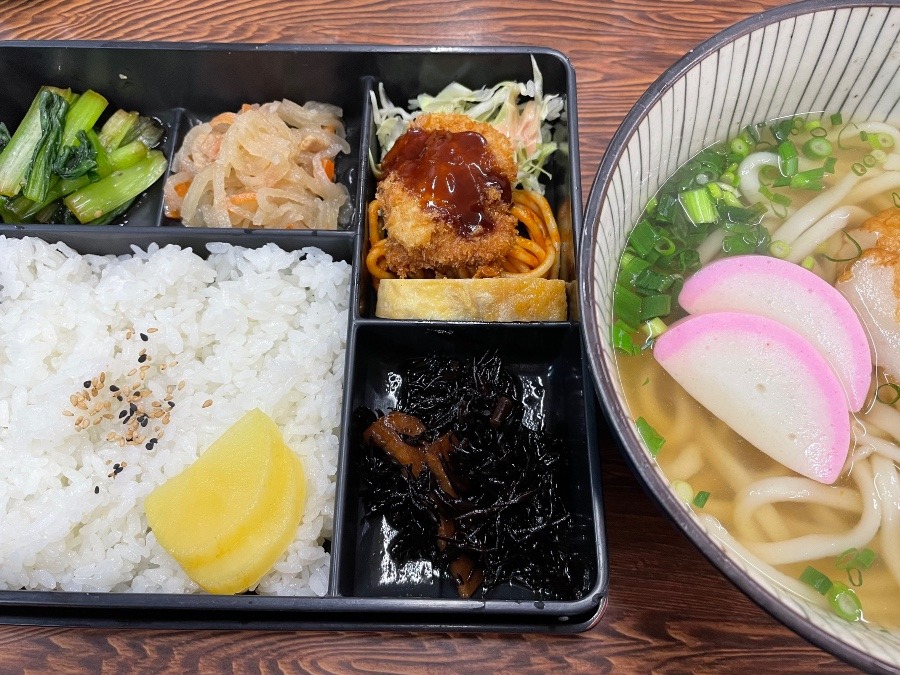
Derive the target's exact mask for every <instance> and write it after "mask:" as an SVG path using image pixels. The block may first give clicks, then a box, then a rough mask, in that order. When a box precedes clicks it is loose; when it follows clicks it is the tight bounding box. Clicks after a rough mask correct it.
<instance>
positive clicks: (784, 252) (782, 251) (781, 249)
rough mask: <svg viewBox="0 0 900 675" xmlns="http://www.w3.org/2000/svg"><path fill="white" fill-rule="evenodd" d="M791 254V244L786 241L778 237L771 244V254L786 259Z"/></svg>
mask: <svg viewBox="0 0 900 675" xmlns="http://www.w3.org/2000/svg"><path fill="white" fill-rule="evenodd" d="M790 254H791V245H790V244H788V243H787V242H786V241H782V240H781V239H777V240H776V241H773V242H772V243H771V244H769V255H771V256H774V257H776V258H781V259H782V260H784V259H785V258H787V257H788V256H789V255H790Z"/></svg>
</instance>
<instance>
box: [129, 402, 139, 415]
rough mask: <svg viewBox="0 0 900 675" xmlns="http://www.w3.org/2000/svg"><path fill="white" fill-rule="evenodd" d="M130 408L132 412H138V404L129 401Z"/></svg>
mask: <svg viewBox="0 0 900 675" xmlns="http://www.w3.org/2000/svg"><path fill="white" fill-rule="evenodd" d="M128 410H129V412H131V413H132V414H134V413H136V412H137V406H136V405H135V404H134V403H129V404H128Z"/></svg>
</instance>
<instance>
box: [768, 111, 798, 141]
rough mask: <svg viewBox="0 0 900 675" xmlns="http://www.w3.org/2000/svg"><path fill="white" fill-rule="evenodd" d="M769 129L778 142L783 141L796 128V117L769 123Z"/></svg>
mask: <svg viewBox="0 0 900 675" xmlns="http://www.w3.org/2000/svg"><path fill="white" fill-rule="evenodd" d="M769 130H770V131H771V132H772V135H773V136H774V137H775V140H776V141H778V143H783V142H784V141H786V140H787V138H788V136H790V135H791V132H792V131H793V130H794V118H793V117H788V118H786V119H783V120H778V121H777V122H775V123H774V124H771V125H769Z"/></svg>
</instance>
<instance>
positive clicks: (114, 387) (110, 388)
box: [109, 384, 119, 391]
mask: <svg viewBox="0 0 900 675" xmlns="http://www.w3.org/2000/svg"><path fill="white" fill-rule="evenodd" d="M109 390H110V391H119V388H118V387H117V386H116V385H114V384H111V385H109Z"/></svg>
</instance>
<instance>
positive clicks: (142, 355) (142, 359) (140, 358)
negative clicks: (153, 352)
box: [138, 354, 147, 363]
mask: <svg viewBox="0 0 900 675" xmlns="http://www.w3.org/2000/svg"><path fill="white" fill-rule="evenodd" d="M146 360H147V355H146V354H141V355H140V356H139V357H138V363H143V362H144V361H146Z"/></svg>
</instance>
